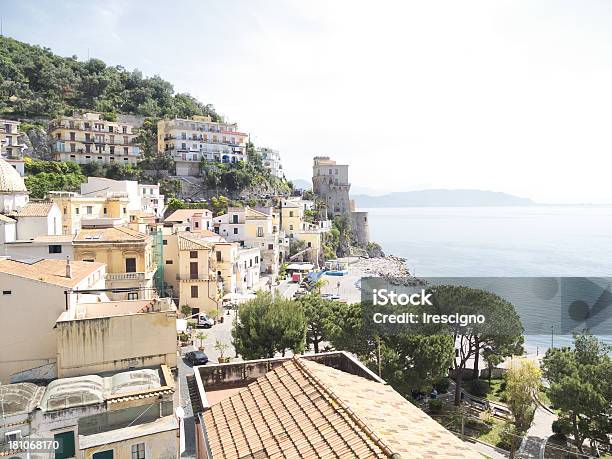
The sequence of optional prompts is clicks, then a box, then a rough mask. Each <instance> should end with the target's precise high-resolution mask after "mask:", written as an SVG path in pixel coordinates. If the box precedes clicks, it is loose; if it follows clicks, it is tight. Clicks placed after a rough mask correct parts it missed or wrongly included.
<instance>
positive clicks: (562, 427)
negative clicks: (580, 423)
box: [552, 418, 572, 437]
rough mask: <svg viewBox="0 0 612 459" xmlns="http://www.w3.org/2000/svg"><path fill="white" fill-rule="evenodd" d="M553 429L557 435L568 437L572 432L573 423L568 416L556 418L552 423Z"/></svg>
mask: <svg viewBox="0 0 612 459" xmlns="http://www.w3.org/2000/svg"><path fill="white" fill-rule="evenodd" d="M552 431H553V432H554V433H555V434H557V435H563V436H564V437H567V436H568V435H569V434H571V433H572V424H571V423H570V421H569V419H567V418H561V419H555V420H554V421H553V423H552Z"/></svg>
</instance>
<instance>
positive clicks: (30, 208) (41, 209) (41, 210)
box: [15, 202, 55, 217]
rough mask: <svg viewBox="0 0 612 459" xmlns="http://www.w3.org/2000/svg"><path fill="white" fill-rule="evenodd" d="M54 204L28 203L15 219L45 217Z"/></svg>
mask: <svg viewBox="0 0 612 459" xmlns="http://www.w3.org/2000/svg"><path fill="white" fill-rule="evenodd" d="M54 205H55V204H54V203H52V202H28V203H27V204H26V206H25V207H24V208H23V209H21V210H20V211H19V212H17V213H15V215H16V216H17V217H46V216H47V215H49V212H51V208H52V207H53V206H54Z"/></svg>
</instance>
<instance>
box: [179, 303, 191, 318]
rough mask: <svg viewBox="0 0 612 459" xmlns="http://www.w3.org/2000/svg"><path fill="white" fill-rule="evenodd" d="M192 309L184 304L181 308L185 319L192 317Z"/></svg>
mask: <svg viewBox="0 0 612 459" xmlns="http://www.w3.org/2000/svg"><path fill="white" fill-rule="evenodd" d="M191 311H192V308H191V306H189V305H188V304H184V305H182V306H181V314H183V315H184V316H185V317H189V316H190V315H191Z"/></svg>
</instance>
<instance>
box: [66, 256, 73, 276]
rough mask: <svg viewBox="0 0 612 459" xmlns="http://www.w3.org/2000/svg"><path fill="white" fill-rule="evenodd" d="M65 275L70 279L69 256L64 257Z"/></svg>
mask: <svg viewBox="0 0 612 459" xmlns="http://www.w3.org/2000/svg"><path fill="white" fill-rule="evenodd" d="M66 277H67V278H68V279H72V266H70V257H66Z"/></svg>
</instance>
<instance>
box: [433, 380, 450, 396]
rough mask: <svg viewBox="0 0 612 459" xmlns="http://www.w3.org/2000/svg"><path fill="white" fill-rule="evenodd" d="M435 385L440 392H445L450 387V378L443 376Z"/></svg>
mask: <svg viewBox="0 0 612 459" xmlns="http://www.w3.org/2000/svg"><path fill="white" fill-rule="evenodd" d="M433 386H434V388H435V389H436V390H437V391H438V393H439V394H445V393H447V392H448V388H449V387H450V381H449V379H448V378H442V379H440V380H439V381H437V382H436V383H435V384H434V385H433Z"/></svg>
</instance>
